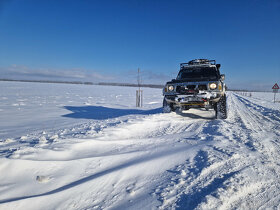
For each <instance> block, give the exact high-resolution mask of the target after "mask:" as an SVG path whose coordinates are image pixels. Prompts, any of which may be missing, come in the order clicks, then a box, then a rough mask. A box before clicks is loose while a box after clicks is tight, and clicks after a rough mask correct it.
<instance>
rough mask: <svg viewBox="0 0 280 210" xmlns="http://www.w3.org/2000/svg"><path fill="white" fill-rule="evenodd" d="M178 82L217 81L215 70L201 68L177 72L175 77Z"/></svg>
mask: <svg viewBox="0 0 280 210" xmlns="http://www.w3.org/2000/svg"><path fill="white" fill-rule="evenodd" d="M177 79H178V80H182V79H190V80H192V79H209V80H214V79H218V73H217V70H216V68H213V67H206V68H205V67H203V68H199V67H198V68H192V69H185V70H182V71H180V72H179V74H178V76H177Z"/></svg>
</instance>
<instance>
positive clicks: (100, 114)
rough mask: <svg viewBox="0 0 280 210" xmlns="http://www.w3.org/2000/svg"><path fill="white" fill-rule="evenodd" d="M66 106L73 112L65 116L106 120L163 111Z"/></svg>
mask: <svg viewBox="0 0 280 210" xmlns="http://www.w3.org/2000/svg"><path fill="white" fill-rule="evenodd" d="M64 108H65V109H67V110H69V111H71V112H72V113H70V114H66V115H63V117H70V118H83V119H94V120H105V119H111V118H117V117H122V116H126V115H133V114H138V115H150V114H158V113H162V108H156V109H150V110H140V109H117V108H109V107H104V106H64Z"/></svg>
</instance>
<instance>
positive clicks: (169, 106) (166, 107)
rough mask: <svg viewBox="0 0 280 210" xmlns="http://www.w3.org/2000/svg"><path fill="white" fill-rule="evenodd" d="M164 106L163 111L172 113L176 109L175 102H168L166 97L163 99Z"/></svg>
mask: <svg viewBox="0 0 280 210" xmlns="http://www.w3.org/2000/svg"><path fill="white" fill-rule="evenodd" d="M162 108H163V113H170V112H174V111H175V108H174V107H173V104H169V103H167V101H166V99H165V97H164V99H163V103H162Z"/></svg>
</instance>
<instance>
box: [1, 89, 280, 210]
mask: <svg viewBox="0 0 280 210" xmlns="http://www.w3.org/2000/svg"><path fill="white" fill-rule="evenodd" d="M110 88H111V89H110ZM110 88H108V91H110V93H112V91H111V90H113V87H110ZM119 90H122V91H123V90H128V92H129V89H128V88H127V89H126V88H122V89H119ZM103 91H104V90H103ZM105 91H106V90H105ZM149 91H150V92H149V93H147V94H146V96H147V98H146V101H145V103H146V104H144V106H146V107H149V108H148V109H142V110H134V109H132V107H133V106H132V105H130V108H129V107H125V105H127V104H128V101H124V102H123V104H122V100H120V101H117V102H118V104H116V103H115V102H116V100H114V101H113V102H110V100H107V99H108V95H109V94H107V98H106V97H105V96H104V97H103V99H104V101H107V103H110V104H106V103H104V104H103V106H96V105H97V104H93V103H92V104H86V106H85V105H84V106H81V105H80V106H71V107H66V109H67V110H69V111H70V112H68V113H62V114H63V117H64V118H63V120H62V119H58V120H57V122H58V124H59V122H62V123H61V124H59V127H58V128H56V129H46V128H44V130H43V129H42V128H40V126H39V127H36V125H34V126H35V127H36V128H37V131H32V132H30V133H27V134H24V133H22V132H23V131H21V134H20V136H19V137H12V136H13V135H12V134H11V138H7V136H9V133H8V132H5V129H6V130H9V131H10V130H12V128H13V127H3V129H2V131H3V136H4V137H3V139H1V141H0V155H1V159H0V180H1V182H0V209H26V208H27V207H28V209H236V208H238V209H266V208H268V207H272V208H275V209H277V208H279V203H280V177H279V176H280V112H279V108H280V106H278V105H279V104H278V105H275V104H272V103H271V102H265V103H264V102H263V101H261V100H259V99H256V98H248V97H243V96H240V95H238V94H236V93H231V92H229V93H228V98H227V101H228V110H229V112H228V119H226V120H216V119H214V115H215V113H214V111H210V112H207V111H205V110H202V109H201V110H194V109H193V110H189V111H186V112H184V113H170V114H163V113H161V109H160V103H161V100H162V98H161V96H158V95H159V94H160V91H159V90H149ZM120 92H121V91H120ZM120 92H119V93H117V91H116V94H118V96H119V97H120V98H121V97H122V96H121V94H120ZM133 92H134V90H133ZM146 92H148V90H147V91H146ZM144 93H145V92H144ZM104 95H106V93H104ZM133 96H134V94H131V96H126V98H127V97H131V98H132V97H133ZM5 97H6V98H8V96H5ZM83 97H84V96H83ZM94 97H95V96H93V98H94ZM98 97H99V96H98ZM110 97H111V96H110ZM101 98H102V97H101ZM131 98H130V99H131ZM58 99H59V98H58ZM58 99H57V100H58ZM99 99H100V98H99ZM116 99H117V98H116ZM69 100H70V99H69ZM71 100H74V99H71ZM79 100H80V99H79ZM99 101H100V100H99ZM108 101H109V102H108ZM59 103H61V102H59ZM113 103H115V104H113ZM106 105H107V106H106ZM122 107H124V108H122ZM0 108H1V107H0ZM49 109H51V107H50V106H48V110H49ZM54 110H55V109H54ZM7 112H9V110H7ZM59 113H60V112H59ZM21 114H23V113H21ZM42 116H45V115H44V113H43V115H42ZM67 119H68V120H69V121H70V122H73V119H75V120H81V121H79V123H76V124H75V125H72V126H71V125H69V124H67V122H66V121H67ZM85 119H87V120H85ZM44 120H45V122H47V121H48V119H42V121H44ZM64 120H66V121H64ZM10 124H12V123H10ZM33 124H35V123H33ZM65 125H67V126H65ZM14 129H16V127H14ZM40 129H41V130H40ZM45 130H46V131H45Z"/></svg>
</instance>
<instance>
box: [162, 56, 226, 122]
mask: <svg viewBox="0 0 280 210" xmlns="http://www.w3.org/2000/svg"><path fill="white" fill-rule="evenodd" d="M220 67H221V65H220V64H216V61H215V60H208V59H195V60H191V61H189V62H188V63H181V64H180V71H179V73H178V76H177V78H176V79H173V80H171V81H170V82H167V83H166V85H165V87H164V89H163V95H164V99H163V111H164V112H171V111H176V110H177V109H179V110H188V109H190V108H205V109H206V110H209V109H214V110H215V113H216V118H217V119H226V118H227V106H226V94H225V91H226V85H225V83H224V79H225V75H224V74H220Z"/></svg>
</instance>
